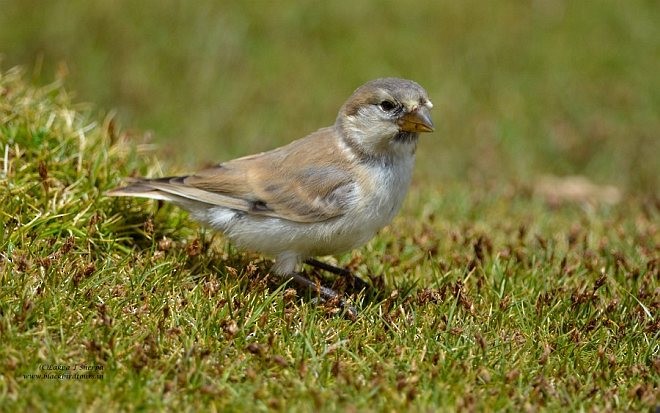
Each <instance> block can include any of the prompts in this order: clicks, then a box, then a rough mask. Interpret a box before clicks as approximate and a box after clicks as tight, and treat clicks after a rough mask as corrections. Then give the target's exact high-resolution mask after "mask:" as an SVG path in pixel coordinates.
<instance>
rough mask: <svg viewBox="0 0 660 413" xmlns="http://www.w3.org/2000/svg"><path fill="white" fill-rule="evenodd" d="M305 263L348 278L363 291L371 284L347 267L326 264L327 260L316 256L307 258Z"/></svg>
mask: <svg viewBox="0 0 660 413" xmlns="http://www.w3.org/2000/svg"><path fill="white" fill-rule="evenodd" d="M305 264H307V265H311V266H312V267H316V268H318V269H321V270H323V271H327V272H329V273H332V274H335V275H339V276H341V277H344V278H347V279H348V280H350V281H351V282H352V283H353V287H354V290H355V291H362V290H366V289H368V288H369V284H367V283H366V282H364V281H363V280H362V279H361V278H359V277H356V276H355V275H353V273H352V272H350V271H349V270H347V269H345V268H339V267H335V266H334V265H330V264H326V263H325V262H321V261H318V260H315V259H314V258H307V259H306V260H305Z"/></svg>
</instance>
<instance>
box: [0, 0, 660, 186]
mask: <svg viewBox="0 0 660 413" xmlns="http://www.w3.org/2000/svg"><path fill="white" fill-rule="evenodd" d="M658 22H660V4H659V3H658V2H657V0H648V1H643V0H631V1H618V0H604V1H598V2H596V1H574V2H571V1H559V0H536V1H519V0H509V1H497V2H496V1H477V0H468V1H428V2H420V1H418V0H417V1H412V0H398V1H396V2H395V1H375V0H374V1H323V2H291V1H278V2H275V1H249V2H247V1H222V2H220V1H211V0H200V1H195V2H184V1H173V0H166V1H163V0H141V1H124V0H96V1H88V0H69V1H37V0H14V1H8V0H0V54H1V57H0V67H1V68H2V69H3V70H6V69H8V68H9V67H12V66H14V65H22V66H24V67H25V68H26V70H27V71H28V73H29V74H30V75H31V76H33V77H34V78H35V81H36V82H37V83H45V82H49V81H52V79H54V78H56V77H58V76H60V77H63V79H64V81H65V83H66V85H67V87H68V88H69V89H70V90H73V91H75V93H76V96H77V100H80V101H86V102H91V103H93V104H94V105H96V107H98V108H99V109H100V110H102V111H110V110H116V111H117V118H118V119H119V122H120V124H121V125H122V126H123V127H124V128H130V129H137V130H147V131H153V132H154V136H155V140H156V141H157V142H159V143H161V150H162V154H163V156H164V157H165V158H166V159H168V160H172V162H173V163H177V164H178V165H177V168H179V169H192V168H194V167H197V166H200V165H201V164H204V163H206V162H210V161H220V160H226V159H230V158H232V157H235V156H239V155H244V154H248V153H252V152H256V151H262V150H267V149H270V148H273V147H275V146H278V145H281V144H284V143H286V142H289V141H291V140H293V139H295V138H298V137H302V136H304V135H305V134H307V133H309V132H311V131H313V130H315V129H317V128H319V127H321V126H327V125H330V124H331V123H332V122H333V121H334V118H335V116H336V113H337V110H338V109H339V107H340V105H341V104H342V103H343V101H344V100H345V99H346V98H347V97H348V96H349V95H350V93H351V92H352V91H353V90H354V89H355V88H356V87H357V86H359V85H360V84H362V83H363V82H365V81H367V80H370V79H372V78H376V77H381V76H400V77H406V78H410V79H413V80H416V81H417V82H419V83H420V84H422V85H423V86H424V87H425V88H426V89H427V90H428V91H429V94H430V96H431V98H432V100H433V102H434V104H435V108H434V110H433V117H434V121H435V123H436V125H437V128H436V132H435V133H434V134H431V135H429V136H424V137H423V140H422V142H421V149H420V151H419V167H418V169H417V172H416V173H417V175H416V181H417V182H418V183H421V184H423V185H440V186H441V185H443V183H446V182H461V181H465V182H468V183H471V184H485V185H488V186H490V185H501V184H506V183H509V182H514V183H522V184H524V185H526V184H531V183H533V182H534V181H535V179H536V178H537V177H539V176H541V175H545V174H552V175H560V176H562V175H585V176H587V177H589V178H590V179H591V180H593V181H595V182H596V183H601V184H613V185H616V186H618V187H619V188H621V189H623V190H625V191H627V192H628V193H640V192H645V193H651V194H657V191H658V176H660V166H659V162H658V160H657V159H658V158H659V156H658V154H659V153H660V146H659V144H660V24H658ZM169 172H172V171H171V170H170V171H169ZM177 172H180V170H179V171H177ZM654 196H655V195H654Z"/></svg>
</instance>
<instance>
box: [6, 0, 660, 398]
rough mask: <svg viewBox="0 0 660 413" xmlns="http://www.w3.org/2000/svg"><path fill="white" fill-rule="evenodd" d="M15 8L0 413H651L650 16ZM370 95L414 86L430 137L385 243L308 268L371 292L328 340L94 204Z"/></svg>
mask: <svg viewBox="0 0 660 413" xmlns="http://www.w3.org/2000/svg"><path fill="white" fill-rule="evenodd" d="M24 3H25V6H24V7H22V6H19V5H18V4H19V3H18V2H17V3H13V4H11V5H5V6H7V7H6V8H4V7H3V11H2V12H0V40H7V39H8V40H11V41H10V42H2V45H3V48H4V49H3V50H0V52H3V57H2V60H0V65H1V66H2V70H1V71H0V205H2V207H1V208H0V372H1V373H2V374H1V375H0V410H3V411H77V410H81V411H138V410H141V411H144V410H148V411H151V410H174V411H198V410H209V411H244V410H245V411H267V410H276V411H278V410H281V411H405V410H411V411H437V410H444V411H455V410H467V411H473V410H477V411H499V410H511V411H520V410H528V411H538V410H548V411H556V410H562V411H566V410H571V411H579V410H588V411H608V410H609V411H626V410H627V411H649V410H652V409H654V408H655V407H656V406H658V404H659V402H658V398H659V396H660V390H659V387H660V344H659V343H660V340H659V338H660V337H659V335H660V333H659V332H660V320H658V308H660V277H659V274H658V272H659V270H658V268H659V264H660V234H658V224H659V222H660V220H659V217H660V201H659V199H660V197H659V195H658V176H660V166H659V165H658V162H657V159H656V158H657V153H659V141H660V136H659V135H658V130H660V115H659V114H660V85H659V84H658V82H659V78H658V76H657V74H656V73H657V72H658V71H657V70H656V69H658V67H659V66H660V65H659V64H658V60H659V58H658V56H660V54H658V53H657V52H658V51H659V50H658V49H659V48H660V46H659V42H658V40H657V39H658V38H660V33H659V32H660V29H658V27H657V25H655V24H654V23H653V22H654V21H657V18H658V17H660V16H658V14H660V11H659V10H658V9H659V8H658V7H657V6H655V5H654V4H653V3H652V2H644V1H632V2H628V3H626V5H625V6H621V5H619V3H617V2H614V1H609V2H603V3H604V5H591V4H590V3H579V4H563V3H559V2H535V3H534V4H533V6H532V5H526V6H523V5H520V4H518V3H517V2H513V1H511V2H502V3H498V4H501V6H498V7H495V6H492V5H489V6H485V7H478V6H479V5H480V4H481V3H479V2H470V1H467V2H464V3H461V5H452V4H451V3H448V2H434V3H431V4H430V5H420V6H419V8H415V6H416V4H417V3H413V2H406V1H404V2H403V3H401V4H397V6H392V10H393V11H392V12H391V13H388V12H387V10H385V11H383V10H381V11H380V12H378V13H374V12H373V6H374V4H376V3H369V2H365V3H359V4H358V3H356V4H353V5H352V7H354V10H352V11H350V12H349V10H348V9H347V8H346V7H347V5H351V3H348V2H332V3H329V4H325V3H324V5H323V6H319V7H318V8H306V7H304V6H299V7H288V8H287V7H282V8H278V7H275V6H273V5H270V4H271V3H259V2H254V3H249V4H247V5H245V6H241V5H240V4H241V3H238V2H236V3H233V2H228V3H227V4H228V5H225V6H222V7H221V6H217V7H215V6H213V7H212V6H208V5H207V6H204V7H200V8H199V9H191V8H189V7H188V8H186V7H184V6H180V8H177V7H174V6H173V5H172V4H170V5H169V6H170V7H162V8H157V7H155V6H154V7H155V8H154V11H153V12H154V13H155V14H149V13H148V12H147V6H144V7H145V8H141V7H140V6H135V9H130V8H129V9H128V10H126V9H125V7H129V5H128V4H129V2H99V3H98V6H97V7H91V6H88V3H87V2H82V1H73V2H69V3H67V4H68V6H66V7H65V6H63V5H59V6H55V5H53V4H55V3H56V2H54V3H53V4H49V5H43V7H41V6H40V7H35V5H34V4H31V3H32V2H31V1H29V0H26V1H25V2H24ZM145 4H150V3H149V2H146V3H145ZM200 4H205V3H200ZM273 4H275V3H273ZM378 4H381V3H378ZM457 4H458V3H457ZM269 5H270V6H269ZM58 7H60V8H58ZM397 10H398V12H399V13H395V11H397ZM404 10H405V11H406V12H407V13H403V11H404ZM49 16H50V17H52V21H51V20H49V19H47V18H46V17H49ZM120 16H121V18H120ZM369 16H371V17H372V18H371V19H369V18H368V17H369ZM65 17H67V18H65ZM214 19H215V20H214ZM216 20H217V21H216ZM209 21H215V23H216V24H215V25H209V24H206V23H209ZM12 22H21V24H18V23H15V24H13V25H12V24H11V23H12ZM57 22H64V23H61V24H59V25H58V24H57ZM82 22H93V23H94V24H95V28H96V30H95V31H93V32H92V33H94V36H82V35H81V34H80V31H78V30H82V29H78V27H79V26H80V25H81V24H82ZM138 22H142V23H141V24H138ZM158 22H161V23H162V22H169V24H168V25H165V26H166V27H167V28H169V29H171V32H172V33H174V38H173V39H174V40H176V41H174V42H170V40H172V38H168V34H167V32H164V31H163V28H162V27H160V26H159V25H158V24H157V23H158ZM191 22H192V24H190V23H191ZM369 22H371V23H372V24H367V23H369ZM221 23H222V24H221ZM436 23H437V24H436ZM359 25H364V26H360V27H363V30H361V31H359V32H355V31H353V32H352V31H351V30H354V28H355V27H358V26H359ZM161 26H163V24H161ZM200 27H204V28H208V30H201V29H200ZM282 27H287V28H288V29H283V28H282ZM291 27H295V28H296V30H293V29H291ZM387 28H392V31H388V30H386V29H387ZM355 33H359V35H357V36H352V35H355ZM301 34H302V36H301ZM147 38H148V39H149V44H148V45H146V44H145V43H144V40H145V39H147ZM52 39H55V40H56V41H54V40H52ZM218 42H219V43H218ZM127 44H130V45H132V48H131V49H127V48H126V45H127ZM200 51H201V52H200ZM212 51H215V52H214V53H215V54H213V53H211V52H212ZM411 54H412V56H414V57H415V58H409V57H410V56H411ZM35 56H41V57H40V58H38V59H37V60H40V59H41V60H40V61H41V63H39V62H37V63H38V64H37V65H36V66H33V63H34V62H33V59H34V58H35ZM332 59H334V60H336V62H337V66H336V67H335V66H332V65H331V64H330V63H331V62H330V61H331V60H332ZM425 59H426V60H425ZM58 61H60V62H61V63H60V65H59V69H56V67H57V62H58ZM110 62H112V64H110ZM18 63H22V64H23V67H24V68H23V69H18V68H10V67H9V66H12V65H14V64H18ZM39 66H40V67H41V69H39ZM219 71H223V73H219ZM55 72H57V74H56V76H54V77H55V78H56V79H55V80H53V73H55ZM67 73H68V74H67ZM382 75H399V76H406V77H410V78H413V79H414V80H417V81H419V82H420V83H421V84H422V85H424V86H425V87H426V88H427V89H428V90H429V93H430V95H431V98H432V99H433V101H434V104H435V108H434V110H433V116H434V121H435V122H436V125H437V130H436V132H435V133H434V134H432V135H430V136H423V137H422V138H423V139H422V141H421V142H420V150H419V160H418V165H417V170H416V175H415V179H414V182H413V186H412V188H411V190H410V193H409V195H408V197H407V199H406V203H405V205H404V208H403V210H402V211H401V212H400V214H399V215H398V216H397V218H396V219H395V220H394V222H393V223H392V224H391V225H390V226H388V227H386V228H385V229H384V230H382V231H381V232H380V233H379V234H378V235H377V236H376V237H375V238H374V239H373V240H372V241H371V242H370V243H369V244H367V245H366V246H364V247H363V248H360V249H357V250H355V251H352V252H350V253H347V254H345V255H343V256H339V257H334V258H332V257H329V258H325V260H327V261H328V262H333V263H335V264H338V265H341V266H344V267H347V268H349V269H351V270H352V271H354V272H355V273H356V274H358V275H360V276H361V277H362V278H363V279H365V280H367V281H368V282H369V284H370V285H372V286H373V287H375V292H374V291H372V292H370V293H367V294H365V293H361V294H356V295H353V296H352V297H351V300H352V302H353V304H354V306H355V307H356V308H358V309H359V313H358V315H357V317H356V318H355V319H351V318H350V317H345V316H344V314H342V312H341V311H339V310H338V309H337V308H335V307H333V306H332V305H318V304H316V303H314V301H313V300H312V299H311V297H309V296H307V295H305V294H302V293H300V292H296V291H295V290H293V289H291V288H290V286H288V285H283V284H282V283H281V282H280V280H278V279H277V278H276V277H275V276H274V275H272V274H270V273H269V269H270V265H271V264H270V261H269V260H268V257H262V256H259V255H255V254H252V253H249V252H241V251H238V250H236V249H235V248H234V247H233V246H232V245H231V244H229V243H228V242H227V241H226V240H225V239H224V238H223V236H222V235H221V234H216V233H213V232H211V231H209V230H206V229H204V228H202V227H200V226H198V225H197V224H195V223H194V222H192V221H191V220H190V219H189V218H188V216H187V215H186V214H185V213H183V212H181V211H180V210H178V209H176V208H175V207H172V206H169V205H164V204H163V205H161V204H158V203H156V202H154V201H148V200H138V199H117V198H110V197H106V196H104V192H105V191H107V190H109V189H111V188H113V187H115V186H117V185H118V184H119V183H120V182H121V180H122V179H123V178H125V177H127V176H132V175H146V176H161V175H165V174H174V173H179V172H185V171H190V170H191V169H192V168H194V167H199V166H201V164H203V163H205V162H208V161H214V160H215V161H217V160H222V159H229V158H231V157H233V156H238V155H244V154H248V153H251V152H256V151H259V150H266V149H270V148H272V147H274V146H276V145H279V144H282V143H285V142H287V141H290V140H292V139H294V138H297V137H300V136H303V135H304V134H305V133H308V132H310V131H312V130H314V129H316V128H318V127H320V126H325V125H328V124H330V123H331V122H332V121H333V119H334V116H335V114H336V111H337V109H338V107H339V106H340V105H341V103H342V102H343V100H344V99H345V98H346V97H347V96H348V95H349V94H350V93H351V91H352V90H353V89H354V88H355V87H356V86H357V85H359V84H360V83H362V82H363V81H365V80H367V79H369V78H373V77H377V76H382ZM170 79H173V80H172V81H168V80H170ZM74 92H75V93H76V95H75V96H74V94H73V93H74ZM81 101H87V102H93V104H85V103H80V102H81ZM115 108H116V110H115ZM181 136H185V137H186V139H181ZM176 145H179V146H178V147H177V146H176ZM570 177H572V178H570ZM576 177H577V178H576ZM311 275H312V276H314V277H318V278H319V279H320V280H322V282H323V283H325V284H327V285H332V284H336V285H337V286H338V287H341V285H342V281H341V280H337V279H334V278H332V277H330V276H328V275H327V274H321V273H312V274H311Z"/></svg>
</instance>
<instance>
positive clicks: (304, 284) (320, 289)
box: [286, 273, 357, 319]
mask: <svg viewBox="0 0 660 413" xmlns="http://www.w3.org/2000/svg"><path fill="white" fill-rule="evenodd" d="M286 277H288V278H290V279H291V280H292V281H293V282H295V283H296V284H297V285H298V286H299V287H301V288H304V289H307V290H309V291H311V292H312V293H316V294H318V295H319V297H321V298H322V299H323V300H326V301H330V300H337V303H338V304H339V307H341V308H343V309H345V310H346V312H347V315H348V317H349V318H351V319H353V318H355V316H356V315H357V310H356V309H355V308H353V307H352V306H350V305H348V304H347V303H346V300H344V299H343V298H342V297H340V295H339V294H338V293H337V292H335V290H333V289H331V288H328V287H324V286H322V285H318V284H317V283H315V282H314V281H312V280H310V279H308V278H306V277H304V276H303V275H301V274H299V273H293V274H289V275H287V276H286Z"/></svg>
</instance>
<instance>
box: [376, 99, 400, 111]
mask: <svg viewBox="0 0 660 413" xmlns="http://www.w3.org/2000/svg"><path fill="white" fill-rule="evenodd" d="M378 107H379V108H380V109H381V110H382V111H383V112H391V111H392V110H393V109H394V108H396V105H395V104H394V103H393V102H391V101H389V100H384V101H382V102H380V103H379V104H378Z"/></svg>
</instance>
